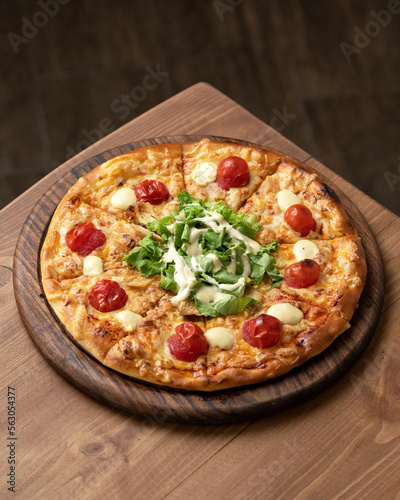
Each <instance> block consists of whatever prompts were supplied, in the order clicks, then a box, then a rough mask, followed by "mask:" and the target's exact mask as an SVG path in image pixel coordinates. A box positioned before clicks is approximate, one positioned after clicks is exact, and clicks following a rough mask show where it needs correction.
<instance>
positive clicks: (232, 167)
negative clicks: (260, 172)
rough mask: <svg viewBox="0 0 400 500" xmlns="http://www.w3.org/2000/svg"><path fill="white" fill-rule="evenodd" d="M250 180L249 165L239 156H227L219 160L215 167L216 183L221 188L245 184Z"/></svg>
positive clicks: (227, 188)
mask: <svg viewBox="0 0 400 500" xmlns="http://www.w3.org/2000/svg"><path fill="white" fill-rule="evenodd" d="M249 182H250V173H249V166H248V164H247V161H246V160H243V158H240V157H239V156H229V157H228V158H225V159H224V160H222V161H220V162H219V165H218V168H217V184H218V186H219V187H220V188H221V189H225V191H229V189H230V188H235V187H242V186H246V185H247V184H248V183H249Z"/></svg>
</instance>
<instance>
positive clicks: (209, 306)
mask: <svg viewBox="0 0 400 500" xmlns="http://www.w3.org/2000/svg"><path fill="white" fill-rule="evenodd" d="M194 301H195V304H196V307H197V310H198V311H199V313H200V314H202V315H203V316H211V317H213V318H216V317H217V316H228V315H229V314H238V313H239V312H240V311H243V309H245V308H246V307H247V306H250V305H261V304H260V302H258V301H257V300H255V299H252V298H250V297H241V298H239V297H235V296H234V295H231V296H230V297H228V298H226V299H223V300H218V301H217V302H211V303H207V302H203V301H202V300H199V299H198V298H197V297H194Z"/></svg>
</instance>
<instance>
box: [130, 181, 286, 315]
mask: <svg viewBox="0 0 400 500" xmlns="http://www.w3.org/2000/svg"><path fill="white" fill-rule="evenodd" d="M178 199H179V206H178V208H177V210H176V211H173V212H172V214H171V215H170V216H167V217H164V218H163V219H161V220H158V221H154V222H150V223H148V228H149V230H150V231H152V233H150V234H149V235H147V236H146V237H145V238H143V240H142V241H140V242H139V246H138V247H135V248H134V249H133V250H132V251H131V252H130V254H129V255H124V257H123V260H125V261H127V262H129V263H130V264H131V265H132V267H133V268H135V269H137V270H139V271H140V272H141V273H142V274H143V275H144V276H151V275H155V274H160V275H161V281H160V287H161V288H165V289H167V290H172V292H174V293H175V294H177V295H176V297H174V298H173V299H172V302H173V304H174V305H178V304H179V303H180V302H181V301H182V300H185V299H187V298H189V297H190V298H193V299H194V301H195V304H196V307H197V309H198V311H199V313H200V314H202V315H204V316H213V317H216V316H221V315H228V314H237V313H239V312H240V311H242V310H243V309H244V308H245V307H247V306H249V305H256V304H260V303H259V302H258V301H256V300H255V299H253V298H250V297H246V296H243V295H244V292H245V287H246V285H257V284H260V283H261V281H262V280H263V278H264V276H265V274H267V275H268V276H269V278H270V279H271V281H272V286H273V287H275V286H279V285H280V284H281V282H282V279H283V277H282V275H281V274H280V273H279V271H278V270H277V269H276V268H275V266H274V264H275V263H276V260H275V258H274V257H273V256H272V255H271V253H272V252H276V250H277V247H278V242H277V241H275V242H273V243H271V244H270V245H264V246H261V245H259V244H258V243H257V240H256V232H257V231H259V230H260V229H262V226H261V225H260V224H259V223H258V222H257V219H256V217H255V216H252V217H248V216H247V215H245V214H243V213H240V214H239V213H237V212H235V211H234V210H232V209H231V208H229V207H228V206H227V205H226V204H225V203H224V202H223V201H219V202H217V203H215V202H210V201H207V200H197V199H195V198H194V197H193V196H191V195H190V194H189V193H188V192H186V191H182V192H181V193H180V194H179V195H178ZM202 299H205V300H202Z"/></svg>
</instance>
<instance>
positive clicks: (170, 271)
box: [160, 265, 180, 294]
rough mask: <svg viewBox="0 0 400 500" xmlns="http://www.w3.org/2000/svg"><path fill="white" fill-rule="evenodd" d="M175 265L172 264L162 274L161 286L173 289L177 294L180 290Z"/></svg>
mask: <svg viewBox="0 0 400 500" xmlns="http://www.w3.org/2000/svg"><path fill="white" fill-rule="evenodd" d="M174 272H175V266H174V265H170V266H169V267H168V268H167V269H166V270H165V272H164V274H163V275H162V276H161V280H160V288H165V290H172V291H173V292H174V293H175V294H177V293H178V292H179V290H180V288H179V285H178V283H177V282H176V281H175V280H174Z"/></svg>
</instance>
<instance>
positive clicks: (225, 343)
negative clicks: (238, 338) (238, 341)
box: [204, 326, 234, 350]
mask: <svg viewBox="0 0 400 500" xmlns="http://www.w3.org/2000/svg"><path fill="white" fill-rule="evenodd" d="M204 335H205V337H206V339H207V342H208V345H209V346H210V347H219V348H220V349H225V350H228V349H231V348H232V346H233V339H234V335H233V333H232V332H231V330H228V329H227V328H223V327H221V326H217V327H216V328H211V330H208V331H207V332H206V333H205V334H204Z"/></svg>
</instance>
